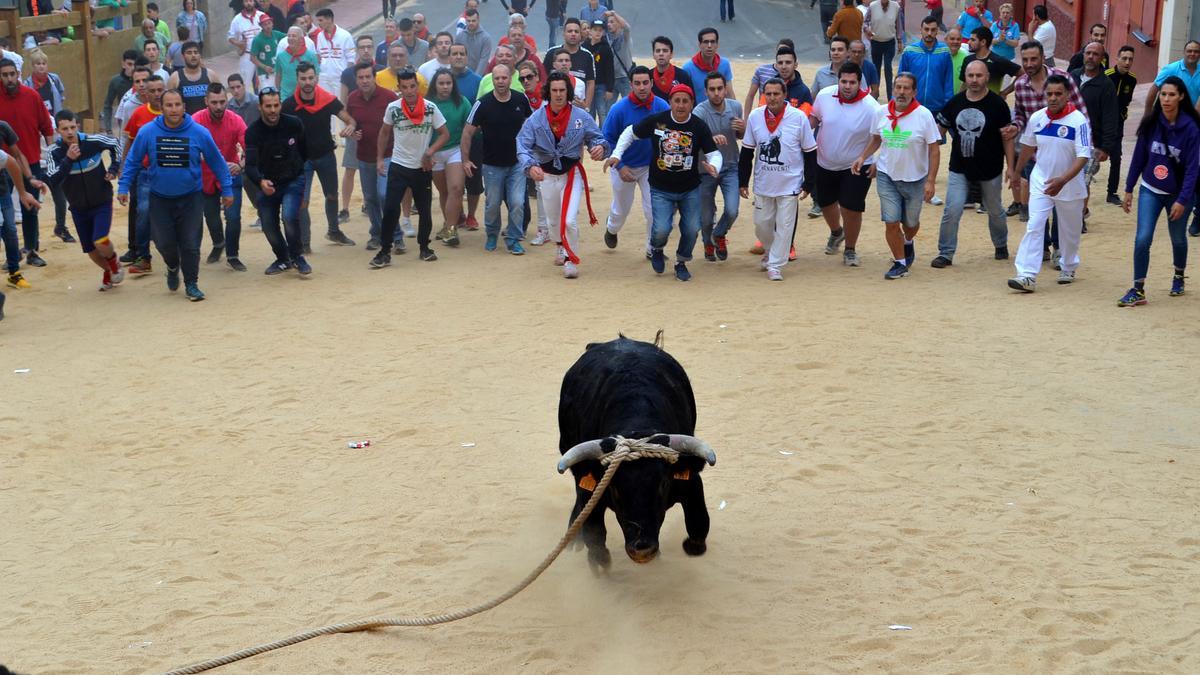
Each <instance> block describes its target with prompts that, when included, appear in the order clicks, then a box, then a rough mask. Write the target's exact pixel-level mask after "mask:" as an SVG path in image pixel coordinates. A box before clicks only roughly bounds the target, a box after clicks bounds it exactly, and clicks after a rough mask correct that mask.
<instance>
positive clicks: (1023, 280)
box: [1008, 277, 1037, 293]
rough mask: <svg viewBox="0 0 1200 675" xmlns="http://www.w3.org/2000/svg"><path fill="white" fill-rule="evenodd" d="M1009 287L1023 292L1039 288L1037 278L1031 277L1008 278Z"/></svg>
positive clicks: (1030, 291)
mask: <svg viewBox="0 0 1200 675" xmlns="http://www.w3.org/2000/svg"><path fill="white" fill-rule="evenodd" d="M1008 287H1009V288H1011V289H1013V290H1014V291H1021V292H1022V293H1032V292H1034V291H1035V290H1037V280H1036V279H1031V278H1030V277H1013V278H1012V279H1009V280H1008Z"/></svg>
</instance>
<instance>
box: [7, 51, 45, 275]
mask: <svg viewBox="0 0 1200 675" xmlns="http://www.w3.org/2000/svg"><path fill="white" fill-rule="evenodd" d="M0 85H2V86H3V89H4V91H3V93H0V121H4V122H8V125H9V126H10V127H12V129H13V131H15V132H16V134H17V138H18V141H17V147H19V148H20V150H21V154H22V155H24V156H25V160H26V161H27V162H29V169H30V172H31V174H32V178H27V179H26V180H25V190H26V191H28V192H29V193H30V194H33V195H35V196H36V195H38V194H40V192H41V190H42V188H43V187H44V184H43V183H42V180H43V179H44V178H45V172H44V171H43V170H42V166H41V160H42V141H43V140H45V142H46V144H51V143H53V142H54V126H53V125H52V124H51V123H50V113H49V112H47V111H46V106H45V104H43V103H42V97H41V96H39V95H38V93H37V92H36V91H34V90H33V89H30V88H29V87H26V86H25V85H23V84H21V72H20V71H19V70H17V66H16V64H15V63H13V62H12V61H11V60H10V59H0ZM21 234H22V240H23V242H24V244H25V246H24V250H25V251H26V253H25V262H27V263H28V264H30V265H32V266H34V267H45V266H46V261H45V260H43V259H42V256H40V255H38V248H40V247H41V242H40V240H39V238H38V237H39V233H38V209H37V208H32V209H31V208H29V207H28V206H27V205H25V204H22V205H21Z"/></svg>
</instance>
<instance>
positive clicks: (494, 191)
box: [483, 164, 525, 246]
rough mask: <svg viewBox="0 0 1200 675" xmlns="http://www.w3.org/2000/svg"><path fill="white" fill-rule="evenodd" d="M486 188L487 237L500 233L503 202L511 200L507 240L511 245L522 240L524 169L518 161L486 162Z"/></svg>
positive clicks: (509, 202)
mask: <svg viewBox="0 0 1200 675" xmlns="http://www.w3.org/2000/svg"><path fill="white" fill-rule="evenodd" d="M483 184H484V186H485V187H486V189H485V190H484V193H483V194H484V199H485V201H484V204H483V227H484V231H485V232H487V236H488V238H489V239H490V238H492V237H497V236H499V235H500V221H501V220H503V214H502V213H500V202H501V201H504V202H507V203H508V228H507V229H505V230H504V241H505V243H507V244H508V245H509V246H512V245H513V244H515V243H517V242H518V241H521V238H522V234H523V230H524V227H523V226H524V224H525V172H524V171H522V170H521V166H520V165H519V164H514V165H513V166H494V165H492V164H484V165H483Z"/></svg>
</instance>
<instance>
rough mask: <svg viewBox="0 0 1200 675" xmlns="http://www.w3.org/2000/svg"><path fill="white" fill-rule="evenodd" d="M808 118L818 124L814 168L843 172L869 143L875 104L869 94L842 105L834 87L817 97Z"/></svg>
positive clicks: (875, 116)
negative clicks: (818, 140) (819, 127)
mask: <svg viewBox="0 0 1200 675" xmlns="http://www.w3.org/2000/svg"><path fill="white" fill-rule="evenodd" d="M860 93H861V92H860ZM812 114H813V117H815V118H817V120H818V121H820V123H821V130H820V131H819V132H818V136H819V137H820V142H819V143H817V164H819V165H820V166H821V168H822V169H825V170H826V171H844V170H846V169H849V168H850V166H851V165H852V164H854V160H856V159H858V156H859V155H861V154H862V151H863V150H866V149H867V144H869V143H870V142H871V136H872V135H873V134H874V133H875V123H876V121H877V119H878V117H877V115H878V114H879V103H877V102H876V101H875V99H873V98H871V96H870V94H867V95H865V96H863V97H862V98H860V99H858V100H857V101H855V102H854V103H843V102H842V101H841V100H840V99H839V98H838V86H837V85H836V84H834V85H830V86H828V87H825V88H824V89H822V90H821V91H820V93H818V94H817V97H816V99H815V100H814V101H813V112H812ZM874 162H875V158H874V157H868V158H867V162H866V163H867V164H873V163H874Z"/></svg>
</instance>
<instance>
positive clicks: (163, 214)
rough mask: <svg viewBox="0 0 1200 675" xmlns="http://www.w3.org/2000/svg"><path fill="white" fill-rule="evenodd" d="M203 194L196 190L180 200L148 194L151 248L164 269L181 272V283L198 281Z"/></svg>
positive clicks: (202, 231) (202, 225) (178, 198)
mask: <svg viewBox="0 0 1200 675" xmlns="http://www.w3.org/2000/svg"><path fill="white" fill-rule="evenodd" d="M203 196H204V195H203V194H202V193H201V192H200V191H199V190H197V191H196V192H192V193H190V194H186V195H183V196H182V197H160V196H158V195H156V194H151V195H150V197H149V199H147V200H146V202H144V203H146V204H148V205H149V208H148V209H146V210H147V211H149V212H150V223H151V227H152V228H153V230H154V245H155V247H157V248H158V253H159V255H161V256H162V259H163V262H164V263H166V265H167V269H172V270H174V269H180V268H182V269H183V281H184V283H187V284H194V283H196V281H197V280H198V279H199V278H200V240H201V239H202V238H203V236H204V235H203V233H204V223H203V213H204V204H203Z"/></svg>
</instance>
